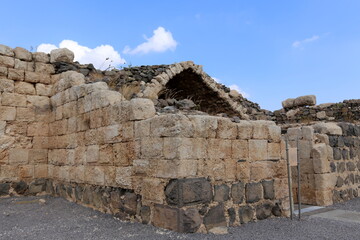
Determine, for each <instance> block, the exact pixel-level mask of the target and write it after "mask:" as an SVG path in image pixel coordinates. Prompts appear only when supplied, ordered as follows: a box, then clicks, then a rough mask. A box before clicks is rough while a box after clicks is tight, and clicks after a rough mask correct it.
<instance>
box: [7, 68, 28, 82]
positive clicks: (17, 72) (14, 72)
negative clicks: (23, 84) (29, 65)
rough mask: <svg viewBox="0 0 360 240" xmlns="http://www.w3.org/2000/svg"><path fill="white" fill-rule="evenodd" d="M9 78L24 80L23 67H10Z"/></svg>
mask: <svg viewBox="0 0 360 240" xmlns="http://www.w3.org/2000/svg"><path fill="white" fill-rule="evenodd" d="M8 78H9V79H12V80H16V81H24V79H25V71H24V70H21V69H13V68H9V69H8Z"/></svg>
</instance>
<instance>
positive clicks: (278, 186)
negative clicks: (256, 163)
mask: <svg viewBox="0 0 360 240" xmlns="http://www.w3.org/2000/svg"><path fill="white" fill-rule="evenodd" d="M274 190H275V199H284V198H287V197H288V196H289V192H288V180H287V178H275V179H274Z"/></svg>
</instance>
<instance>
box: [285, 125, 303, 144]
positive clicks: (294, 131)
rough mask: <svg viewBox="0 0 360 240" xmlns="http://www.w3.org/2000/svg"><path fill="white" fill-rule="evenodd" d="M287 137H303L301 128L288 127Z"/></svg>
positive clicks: (291, 138) (290, 139) (293, 138)
mask: <svg viewBox="0 0 360 240" xmlns="http://www.w3.org/2000/svg"><path fill="white" fill-rule="evenodd" d="M286 137H287V139H288V140H289V141H296V140H297V139H300V138H301V128H300V127H295V128H288V130H287V134H286Z"/></svg>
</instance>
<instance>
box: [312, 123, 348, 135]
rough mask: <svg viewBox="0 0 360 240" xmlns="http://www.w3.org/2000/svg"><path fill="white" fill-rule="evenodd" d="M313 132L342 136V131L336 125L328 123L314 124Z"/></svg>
mask: <svg viewBox="0 0 360 240" xmlns="http://www.w3.org/2000/svg"><path fill="white" fill-rule="evenodd" d="M313 128H314V130H315V132H317V133H322V134H330V135H342V129H341V127H339V126H338V125H337V124H336V123H332V122H328V123H324V122H320V123H316V124H315V125H314V126H313Z"/></svg>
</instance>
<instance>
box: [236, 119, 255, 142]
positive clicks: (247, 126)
mask: <svg viewBox="0 0 360 240" xmlns="http://www.w3.org/2000/svg"><path fill="white" fill-rule="evenodd" d="M237 126H238V137H239V139H244V140H247V139H251V138H252V135H253V125H252V124H251V123H250V122H249V121H241V122H240V123H239V124H237Z"/></svg>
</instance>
